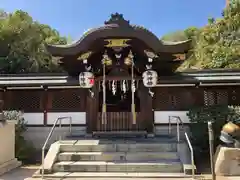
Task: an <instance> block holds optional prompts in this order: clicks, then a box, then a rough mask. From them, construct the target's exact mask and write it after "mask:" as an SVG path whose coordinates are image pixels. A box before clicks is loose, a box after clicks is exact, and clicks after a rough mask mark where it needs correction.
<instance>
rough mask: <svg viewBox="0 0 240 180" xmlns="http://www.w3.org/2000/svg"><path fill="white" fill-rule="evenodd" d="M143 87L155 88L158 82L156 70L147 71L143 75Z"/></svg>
mask: <svg viewBox="0 0 240 180" xmlns="http://www.w3.org/2000/svg"><path fill="white" fill-rule="evenodd" d="M142 78H143V85H144V86H145V87H148V88H151V87H155V86H156V85H157V82H158V74H157V72H156V71H154V70H147V71H145V72H144V73H143V74H142Z"/></svg>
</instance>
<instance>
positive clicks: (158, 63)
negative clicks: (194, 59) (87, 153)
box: [0, 14, 240, 146]
mask: <svg viewBox="0 0 240 180" xmlns="http://www.w3.org/2000/svg"><path fill="white" fill-rule="evenodd" d="M46 48H47V51H48V52H49V53H50V54H51V55H52V56H55V57H57V58H59V64H60V65H61V66H62V67H63V68H64V70H65V71H66V72H67V73H60V74H56V73H53V74H14V75H13V74H11V75H9V74H5V75H4V74H2V75H0V99H2V100H3V101H4V106H3V109H4V110H21V111H22V112H23V116H24V118H25V120H26V121H27V125H28V132H27V138H28V139H30V140H32V141H33V142H35V143H36V145H37V146H38V145H42V144H43V142H44V140H45V138H46V135H47V133H48V132H49V129H50V127H52V125H53V124H54V122H55V121H56V119H58V118H59V117H71V122H70V120H69V119H65V120H63V121H62V126H63V127H64V128H67V127H68V126H69V124H70V123H71V126H72V128H73V131H75V133H77V134H80V135H83V136H84V135H88V136H92V135H94V134H109V135H111V134H114V133H117V134H126V133H127V134H131V133H132V134H134V133H137V134H141V133H142V134H146V135H151V136H154V135H157V134H159V133H160V134H161V131H162V130H163V129H164V128H163V127H168V126H169V124H176V120H174V117H179V118H180V119H181V121H182V123H183V124H184V125H187V124H188V123H190V122H189V118H188V116H187V112H188V110H189V109H190V108H192V107H194V106H204V105H206V106H208V105H215V104H219V105H220V104H223V105H239V103H240V86H239V85H240V70H231V69H230V70H227V69H224V70H196V71H194V70H192V71H185V72H176V69H177V68H178V67H179V66H180V65H181V64H182V63H183V62H184V60H185V59H187V58H188V56H189V55H190V52H189V51H190V50H191V41H190V40H187V41H181V42H166V41H163V40H160V39H159V38H158V37H157V36H156V35H154V34H153V33H152V32H151V31H149V30H147V29H146V28H144V27H142V26H138V25H133V24H130V22H129V21H127V20H125V19H124V18H123V16H122V15H121V14H113V15H112V16H111V18H110V19H109V20H108V21H106V22H105V23H104V25H103V26H100V27H97V28H93V29H90V30H89V31H87V32H86V33H84V34H83V36H82V37H81V38H80V39H79V40H78V41H76V42H74V43H72V44H68V45H49V44H48V45H46ZM147 72H148V73H149V72H150V76H149V77H148V75H149V74H146V73H147ZM144 73H145V75H144ZM144 78H145V80H144ZM154 78H157V81H156V82H154ZM56 131H58V130H56ZM58 133H62V131H59V132H58Z"/></svg>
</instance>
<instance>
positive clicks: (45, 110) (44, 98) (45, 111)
mask: <svg viewBox="0 0 240 180" xmlns="http://www.w3.org/2000/svg"><path fill="white" fill-rule="evenodd" d="M42 102H43V124H44V126H46V125H47V114H48V89H47V88H44V92H43V96H42Z"/></svg>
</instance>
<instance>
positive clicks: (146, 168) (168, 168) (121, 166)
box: [53, 161, 183, 173]
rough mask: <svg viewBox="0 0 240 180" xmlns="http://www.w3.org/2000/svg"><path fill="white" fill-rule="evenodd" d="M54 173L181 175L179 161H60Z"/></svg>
mask: <svg viewBox="0 0 240 180" xmlns="http://www.w3.org/2000/svg"><path fill="white" fill-rule="evenodd" d="M53 171H54V172H148V173H149V172H164V173H168V172H169V173H170V172H171V173H174V172H176V173H181V172H183V167H182V165H181V163H180V162H179V161H158V162H122V161H116V162H104V161H62V162H58V163H55V164H54V166H53Z"/></svg>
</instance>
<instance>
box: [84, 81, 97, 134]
mask: <svg viewBox="0 0 240 180" xmlns="http://www.w3.org/2000/svg"><path fill="white" fill-rule="evenodd" d="M98 88H99V87H98V82H96V83H95V85H94V86H93V88H92V92H93V93H94V96H93V97H92V96H91V93H90V92H89V90H88V89H86V90H85V94H86V125H87V133H88V134H92V132H93V131H95V130H96V125H97V121H98V120H99V119H98V108H99V102H98V99H99V97H98V96H99V89H98Z"/></svg>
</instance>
